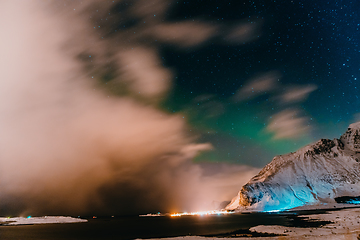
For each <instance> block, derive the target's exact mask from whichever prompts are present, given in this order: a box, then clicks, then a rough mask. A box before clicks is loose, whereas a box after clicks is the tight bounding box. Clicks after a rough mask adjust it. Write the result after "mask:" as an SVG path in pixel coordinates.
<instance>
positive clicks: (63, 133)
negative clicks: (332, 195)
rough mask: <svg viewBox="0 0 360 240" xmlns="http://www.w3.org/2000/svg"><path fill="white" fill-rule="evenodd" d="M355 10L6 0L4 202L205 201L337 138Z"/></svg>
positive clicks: (115, 207) (139, 209)
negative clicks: (277, 159)
mask: <svg viewBox="0 0 360 240" xmlns="http://www.w3.org/2000/svg"><path fill="white" fill-rule="evenodd" d="M359 9H360V3H359V2H357V1H350V0H344V1H309V0H306V1H290V0H286V1H285V0H283V1H260V0H259V1H242V0H236V1H228V0H221V1H220V0H217V1H215V0H206V1H205V0H204V1H200V0H199V1H169V0H151V1H150V0H131V1H130V0H128V1H127V0H126V1H125V0H124V1H101V2H100V1H91V0H89V1H66V0H63V1H47V2H45V1H31V2H30V1H28V2H26V3H24V2H21V4H20V2H17V1H16V0H14V1H12V0H8V1H3V2H2V3H0V29H2V31H1V32H0V38H1V39H2V42H1V44H0V52H1V53H2V54H1V56H0V72H1V73H2V79H3V80H1V81H0V132H1V134H0V135H1V136H0V198H1V202H0V214H8V213H9V214H20V213H21V214H33V215H35V214H70V215H77V214H89V215H92V214H99V215H101V214H102V215H106V214H107V215H114V214H138V213H148V212H158V211H162V212H173V211H190V210H203V209H205V210H208V209H209V208H210V207H214V206H218V204H219V202H221V201H225V200H226V201H228V200H230V199H231V198H232V197H233V196H235V195H236V194H237V192H238V191H239V190H240V188H241V186H242V185H243V184H245V183H246V182H247V181H248V180H249V179H250V178H251V177H252V176H254V175H255V174H256V173H257V172H258V171H259V170H260V169H261V168H263V167H264V166H265V165H266V164H267V163H269V162H270V161H271V160H272V158H273V157H274V156H275V155H279V154H286V153H289V152H294V151H296V150H298V149H299V148H301V147H303V146H305V145H307V144H310V143H312V142H315V141H317V140H319V139H321V138H330V139H332V138H339V136H340V135H341V134H342V133H344V132H345V131H346V128H347V126H348V125H349V124H350V123H353V122H356V121H358V120H360V114H359V112H358V108H359V105H360V101H359V94H358V93H359V89H358V80H360V67H359V64H358V61H357V59H358V57H359V55H360V47H359V45H358V44H359V42H360V39H359V38H360V33H359V27H360V16H359V15H358V13H357V12H358V10H359ZM144 203H146V204H144ZM209 204H210V205H211V204H212V205H211V206H210V205H209Z"/></svg>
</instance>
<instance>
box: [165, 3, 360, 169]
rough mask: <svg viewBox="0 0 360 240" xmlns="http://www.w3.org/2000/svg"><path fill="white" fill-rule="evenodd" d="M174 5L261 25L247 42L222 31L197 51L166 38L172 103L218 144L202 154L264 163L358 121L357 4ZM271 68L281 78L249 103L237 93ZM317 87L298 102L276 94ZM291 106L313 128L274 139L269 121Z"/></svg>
mask: <svg viewBox="0 0 360 240" xmlns="http://www.w3.org/2000/svg"><path fill="white" fill-rule="evenodd" d="M175 6H176V9H179V10H178V11H174V12H175V14H174V15H170V16H169V17H168V19H169V21H181V20H185V19H206V20H207V21H210V22H212V23H214V24H224V25H226V26H228V25H229V24H233V22H234V21H235V22H236V21H241V22H244V23H250V24H254V25H255V24H258V25H259V26H257V28H258V30H257V32H256V33H257V35H256V36H254V38H253V39H252V40H251V41H249V42H246V43H244V44H241V43H240V44H228V43H226V42H221V37H218V38H213V39H209V40H208V41H207V42H206V43H204V45H202V46H201V47H197V48H195V49H192V48H185V49H175V50H174V49H173V48H172V47H171V46H162V47H163V48H162V49H163V50H162V52H161V56H162V58H163V60H164V64H165V65H166V66H169V67H174V68H175V69H176V77H175V83H174V88H173V89H172V94H171V95H170V96H169V98H168V99H167V100H166V101H165V104H164V108H165V109H166V110H167V111H169V112H175V113H182V114H184V116H186V118H187V119H188V122H189V123H190V125H191V129H192V131H194V132H196V133H198V134H199V135H201V138H200V139H201V141H209V142H211V143H212V144H213V146H214V147H215V150H214V151H213V152H211V153H207V154H205V155H204V156H201V157H199V158H197V159H196V161H215V162H224V161H225V162H231V163H242V164H248V165H252V166H256V167H262V166H263V165H264V164H266V163H268V162H269V161H270V160H271V159H272V157H273V156H274V155H278V154H284V153H288V152H291V151H295V150H297V149H299V148H300V147H302V146H304V145H306V144H309V143H311V142H314V141H316V140H318V139H320V138H337V137H339V135H340V134H342V133H343V132H344V130H345V129H346V127H347V126H348V124H350V123H352V122H354V121H356V120H358V116H357V113H358V106H359V103H360V102H359V96H358V93H359V89H358V81H357V80H358V78H359V70H360V68H359V65H358V61H357V59H358V57H359V54H360V47H359V45H358V44H359V37H360V35H359V26H360V19H359V16H358V14H357V9H359V7H360V6H359V3H358V2H356V1H317V2H316V1H315V2H314V1H189V2H187V1H177V2H176V4H175ZM220 31H221V30H220ZM268 74H270V75H272V74H276V78H277V79H276V85H275V83H273V86H271V87H269V88H268V89H264V90H261V89H260V90H258V91H259V92H258V94H253V96H246V97H244V99H242V100H241V101H239V100H238V99H236V98H234V96H236V94H237V93H238V92H239V91H241V89H242V88H244V87H245V86H246V84H249V82H251V81H253V80H254V79H256V78H258V77H259V76H260V77H261V76H262V75H265V76H267V75H268ZM309 86H312V87H310V90H309V92H308V93H307V94H304V96H303V98H302V99H299V101H294V102H289V101H286V100H284V102H281V100H279V99H278V98H277V97H276V96H278V95H281V94H285V93H286V92H287V91H290V89H291V88H296V89H301V88H309ZM272 87H273V88H272ZM255 92H256V90H255ZM287 110H289V111H290V112H291V113H292V114H291V117H290V118H289V119H287V120H288V121H290V119H294V118H298V119H301V120H300V121H299V122H293V123H289V124H290V125H289V126H288V127H289V128H303V129H304V130H305V131H300V132H296V131H294V134H289V135H286V136H284V137H279V138H275V139H274V132H271V131H267V130H266V129H268V127H269V124H270V123H271V121H272V119H273V117H274V116H276V114H279V113H280V114H281V113H284V112H285V111H287ZM286 128H287V127H283V128H281V127H280V128H279V129H278V130H277V131H280V132H281V131H286Z"/></svg>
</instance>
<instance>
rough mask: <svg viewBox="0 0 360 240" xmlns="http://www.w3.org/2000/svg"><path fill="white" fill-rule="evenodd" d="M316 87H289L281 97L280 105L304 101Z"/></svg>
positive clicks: (312, 85)
mask: <svg viewBox="0 0 360 240" xmlns="http://www.w3.org/2000/svg"><path fill="white" fill-rule="evenodd" d="M316 89H317V86H316V85H314V84H310V85H307V86H292V87H289V88H288V89H287V90H286V91H285V92H284V93H283V94H282V95H281V97H280V98H281V102H282V103H286V104H288V103H295V102H301V101H304V100H305V99H306V98H307V97H308V96H309V94H310V93H311V92H313V91H315V90H316Z"/></svg>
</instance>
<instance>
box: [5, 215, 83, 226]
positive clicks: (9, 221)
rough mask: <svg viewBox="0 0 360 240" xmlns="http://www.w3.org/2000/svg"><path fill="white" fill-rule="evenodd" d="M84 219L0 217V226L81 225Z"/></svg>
mask: <svg viewBox="0 0 360 240" xmlns="http://www.w3.org/2000/svg"><path fill="white" fill-rule="evenodd" d="M87 221H88V220H86V219H81V218H73V217H64V216H44V217H27V218H25V217H12V218H7V217H0V226H14V225H33V224H50V223H81V222H87Z"/></svg>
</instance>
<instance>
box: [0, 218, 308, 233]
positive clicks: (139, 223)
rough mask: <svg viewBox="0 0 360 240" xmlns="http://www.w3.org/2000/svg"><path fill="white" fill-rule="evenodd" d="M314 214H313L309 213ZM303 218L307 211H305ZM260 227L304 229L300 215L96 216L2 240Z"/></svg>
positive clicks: (23, 229) (16, 229)
mask: <svg viewBox="0 0 360 240" xmlns="http://www.w3.org/2000/svg"><path fill="white" fill-rule="evenodd" d="M311 213H312V214H313V213H314V212H310V213H309V214H311ZM302 215H304V212H302ZM257 225H282V226H301V225H304V226H305V225H307V223H306V221H304V220H302V219H300V218H298V217H297V213H296V212H295V213H294V212H292V213H245V214H244V213H243V214H229V215H219V216H218V215H211V216H206V215H205V216H181V217H170V216H157V217H140V216H126V217H97V218H95V219H94V218H90V217H89V218H88V222H86V223H64V224H42V225H18V226H0V239H1V240H30V239H31V240H63V239H66V240H69V239H70V240H75V239H76V240H92V239H94V240H95V239H96V240H98V239H101V240H110V239H111V240H113V239H114V240H115V239H149V238H167V237H177V236H187V235H191V236H209V237H210V236H211V237H234V236H237V237H239V236H249V233H250V232H249V231H248V229H249V228H251V227H254V226H257Z"/></svg>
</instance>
